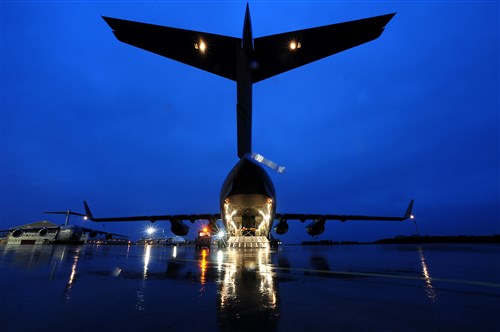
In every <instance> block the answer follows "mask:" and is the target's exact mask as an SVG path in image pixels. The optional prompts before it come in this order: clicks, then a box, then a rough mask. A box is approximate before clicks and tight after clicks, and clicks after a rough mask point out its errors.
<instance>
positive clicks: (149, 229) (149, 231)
mask: <svg viewBox="0 0 500 332" xmlns="http://www.w3.org/2000/svg"><path fill="white" fill-rule="evenodd" d="M154 232H156V229H155V228H154V227H153V226H151V227H148V228H147V229H146V233H148V235H153V233H154Z"/></svg>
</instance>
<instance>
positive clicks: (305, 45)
mask: <svg viewBox="0 0 500 332" xmlns="http://www.w3.org/2000/svg"><path fill="white" fill-rule="evenodd" d="M394 15H395V13H393V14H387V15H381V16H375V17H370V18H365V19H361V20H356V21H349V22H344V23H337V24H330V25H325V26H321V27H317V28H311V29H304V30H297V31H291V32H285V33H280V34H276V35H271V36H265V37H259V38H255V39H254V59H253V60H254V61H255V68H254V71H253V72H252V81H253V83H257V82H259V81H262V80H265V79H266V78H269V77H272V76H275V75H278V74H281V73H283V72H286V71H288V70H291V69H294V68H297V67H300V66H303V65H305V64H308V63H311V62H313V61H316V60H319V59H322V58H325V57H327V56H330V55H333V54H336V53H339V52H342V51H345V50H347V49H349V48H352V47H355V46H358V45H361V44H363V43H366V42H369V41H372V40H374V39H377V38H378V37H379V36H380V35H381V34H382V32H383V31H384V27H385V26H386V24H387V23H389V21H390V20H391V18H392V17H393V16H394ZM291 42H294V43H295V47H294V49H291V46H290V45H291V44H290V43H291ZM299 43H300V44H299Z"/></svg>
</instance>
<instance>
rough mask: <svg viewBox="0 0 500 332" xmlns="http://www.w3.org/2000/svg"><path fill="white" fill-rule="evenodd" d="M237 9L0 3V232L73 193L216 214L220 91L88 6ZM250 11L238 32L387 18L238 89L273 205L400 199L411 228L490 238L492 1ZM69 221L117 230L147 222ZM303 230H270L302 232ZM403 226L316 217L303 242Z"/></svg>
mask: <svg viewBox="0 0 500 332" xmlns="http://www.w3.org/2000/svg"><path fill="white" fill-rule="evenodd" d="M245 6H246V2H244V1H218V2H209V1H193V2H189V1H187V2H183V1H148V2H143V1H125V2H124V1H102V2H101V1H89V2H86V1H74V2H73V1H66V2H62V1H3V2H2V3H1V226H0V228H2V229H5V228H9V227H13V226H15V225H19V224H25V223H29V222H34V221H38V220H41V219H49V220H51V221H53V222H55V223H63V222H64V217H63V216H48V215H43V214H42V211H47V210H49V211H50V210H66V209H71V210H73V211H77V212H83V205H82V201H83V200H87V201H88V202H89V204H90V207H91V208H92V210H93V212H94V214H95V215H96V216H97V217H99V216H101V217H106V216H122V215H123V216H130V215H147V214H177V213H218V212H219V211H218V199H219V191H220V187H221V185H222V182H223V180H224V178H225V176H226V175H227V173H228V172H229V170H230V169H231V168H232V167H233V166H234V164H235V163H236V162H237V156H236V111H235V103H236V84H235V83H234V82H232V81H229V80H226V79H224V78H221V77H218V76H215V75H212V74H209V73H206V72H204V71H201V70H198V69H195V68H191V67H189V66H186V65H183V64H180V63H178V62H175V61H172V60H169V59H166V58H163V57H160V56H158V55H155V54H152V53H148V52H146V51H142V50H140V49H137V48H134V47H132V46H129V45H126V44H123V43H120V42H119V41H117V40H116V39H115V37H114V35H113V34H112V32H111V29H110V28H109V27H108V25H107V24H106V23H105V22H104V20H103V19H102V18H101V15H104V16H110V17H116V18H122V19H128V20H134V21H141V22H147V23H153V24H159V25H165V26H172V27H178V28H185V29H191V30H199V31H204V32H211V33H217V34H223V35H229V36H234V37H241V32H242V28H243V18H244V12H245ZM250 10H251V17H252V24H253V33H254V37H259V36H265V35H269V34H275V33H280V32H285V31H289V30H297V29H304V28H309V27H314V26H320V25H326V24H331V23H339V22H343V21H348V20H354V19H360V18H365V17H370V16H376V15H381V14H386V13H392V12H396V13H397V14H396V16H395V17H394V18H393V19H392V21H391V22H389V24H388V25H387V28H386V30H385V32H384V33H383V34H382V36H381V37H380V38H379V39H377V40H375V41H373V42H370V43H368V44H365V45H361V46H359V47H357V48H354V49H351V50H348V51H345V52H343V53H340V54H338V55H334V56H331V57H329V58H326V59H323V60H320V61H318V62H315V63H312V64H310V65H307V66H304V67H301V68H298V69H296V70H293V71H290V72H287V73H284V74H282V75H279V76H276V77H273V78H270V79H268V80H265V81H263V82H261V83H258V84H256V85H254V95H253V98H254V99H253V100H254V105H253V112H254V127H253V136H254V142H253V148H254V151H255V152H258V153H261V154H262V155H264V156H266V157H267V158H269V159H271V160H273V161H276V162H277V163H279V164H282V165H285V166H286V167H287V173H286V174H284V175H278V174H275V173H273V174H271V177H272V179H273V181H274V184H275V186H276V190H277V204H278V205H277V210H278V212H280V213H285V212H286V213H335V214H337V213H341V214H373V215H402V214H403V212H404V210H405V209H406V207H407V205H408V202H409V201H410V200H411V199H412V198H414V199H415V207H414V214H415V215H416V217H417V222H418V226H419V229H420V231H421V233H425V234H430V235H458V234H469V235H489V234H498V233H500V221H499V186H500V181H499V150H500V149H499V91H500V87H499V72H500V71H499V61H500V60H499V59H500V54H499V31H500V29H499V16H500V14H499V2H498V1H438V2H433V1H384V2H379V1H316V2H315V1H294V2H289V1H272V2H271V1H251V2H250ZM325 43H328V40H327V39H325ZM72 222H73V223H75V224H80V225H85V226H87V227H93V228H96V229H100V230H108V231H112V232H117V233H125V234H128V235H130V236H131V237H132V238H134V239H135V238H139V237H140V236H141V235H142V232H143V229H144V227H145V225H147V224H148V222H139V223H106V224H95V223H92V222H90V221H82V220H81V218H77V217H73V218H72ZM156 225H157V226H158V227H160V228H166V229H167V233H168V234H170V231H169V229H170V225H169V223H168V222H158V223H157V224H156ZM304 226H305V225H303V224H301V223H300V222H299V221H290V231H289V232H288V233H287V234H286V235H284V236H281V238H282V239H283V240H284V241H285V242H288V243H292V242H298V241H301V240H306V239H310V237H309V236H308V235H307V234H306V232H305V228H304ZM191 229H192V230H191V232H190V234H189V236H188V237H193V236H194V234H195V230H196V226H195V227H191ZM414 233H415V226H414V225H413V223H412V222H404V223H393V222H370V221H358V222H353V221H351V222H346V223H339V222H335V221H332V222H329V223H328V224H327V229H326V231H325V233H324V234H323V235H322V236H321V237H320V239H334V240H361V241H365V240H375V239H378V238H382V237H393V236H396V235H400V234H401V235H411V234H414Z"/></svg>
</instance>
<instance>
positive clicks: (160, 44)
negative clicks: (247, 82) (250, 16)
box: [103, 16, 241, 81]
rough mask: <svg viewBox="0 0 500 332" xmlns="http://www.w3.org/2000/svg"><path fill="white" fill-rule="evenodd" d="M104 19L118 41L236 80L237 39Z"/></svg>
mask: <svg viewBox="0 0 500 332" xmlns="http://www.w3.org/2000/svg"><path fill="white" fill-rule="evenodd" d="M103 19H104V20H105V21H106V23H108V25H109V26H110V27H111V28H112V29H113V33H114V34H115V36H116V38H117V39H118V40H119V41H121V42H124V43H126V44H129V45H132V46H135V47H138V48H141V49H143V50H146V51H149V52H153V53H156V54H159V55H161V56H164V57H167V58H170V59H172V60H176V61H179V62H182V63H184V64H187V65H190V66H193V67H196V68H199V69H202V70H205V71H208V72H210V73H212V74H216V75H219V76H222V77H225V78H228V79H230V80H233V81H236V71H237V70H236V66H237V63H236V62H237V52H238V50H239V48H240V47H241V39H240V38H234V37H228V36H221V35H216V34H211V33H205V32H200V31H192V30H184V29H177V28H170V27H165V26H160V25H154V24H147V23H139V22H133V21H127V20H121V19H117V18H111V17H104V16H103Z"/></svg>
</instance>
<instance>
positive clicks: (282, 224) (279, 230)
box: [274, 220, 288, 235]
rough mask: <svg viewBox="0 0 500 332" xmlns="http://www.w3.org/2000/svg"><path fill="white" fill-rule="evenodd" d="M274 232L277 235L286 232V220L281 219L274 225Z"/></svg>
mask: <svg viewBox="0 0 500 332" xmlns="http://www.w3.org/2000/svg"><path fill="white" fill-rule="evenodd" d="M274 232H275V233H276V234H278V235H283V234H285V233H286V232H288V224H287V222H286V220H281V221H280V222H279V223H278V224H277V225H276V227H274Z"/></svg>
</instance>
